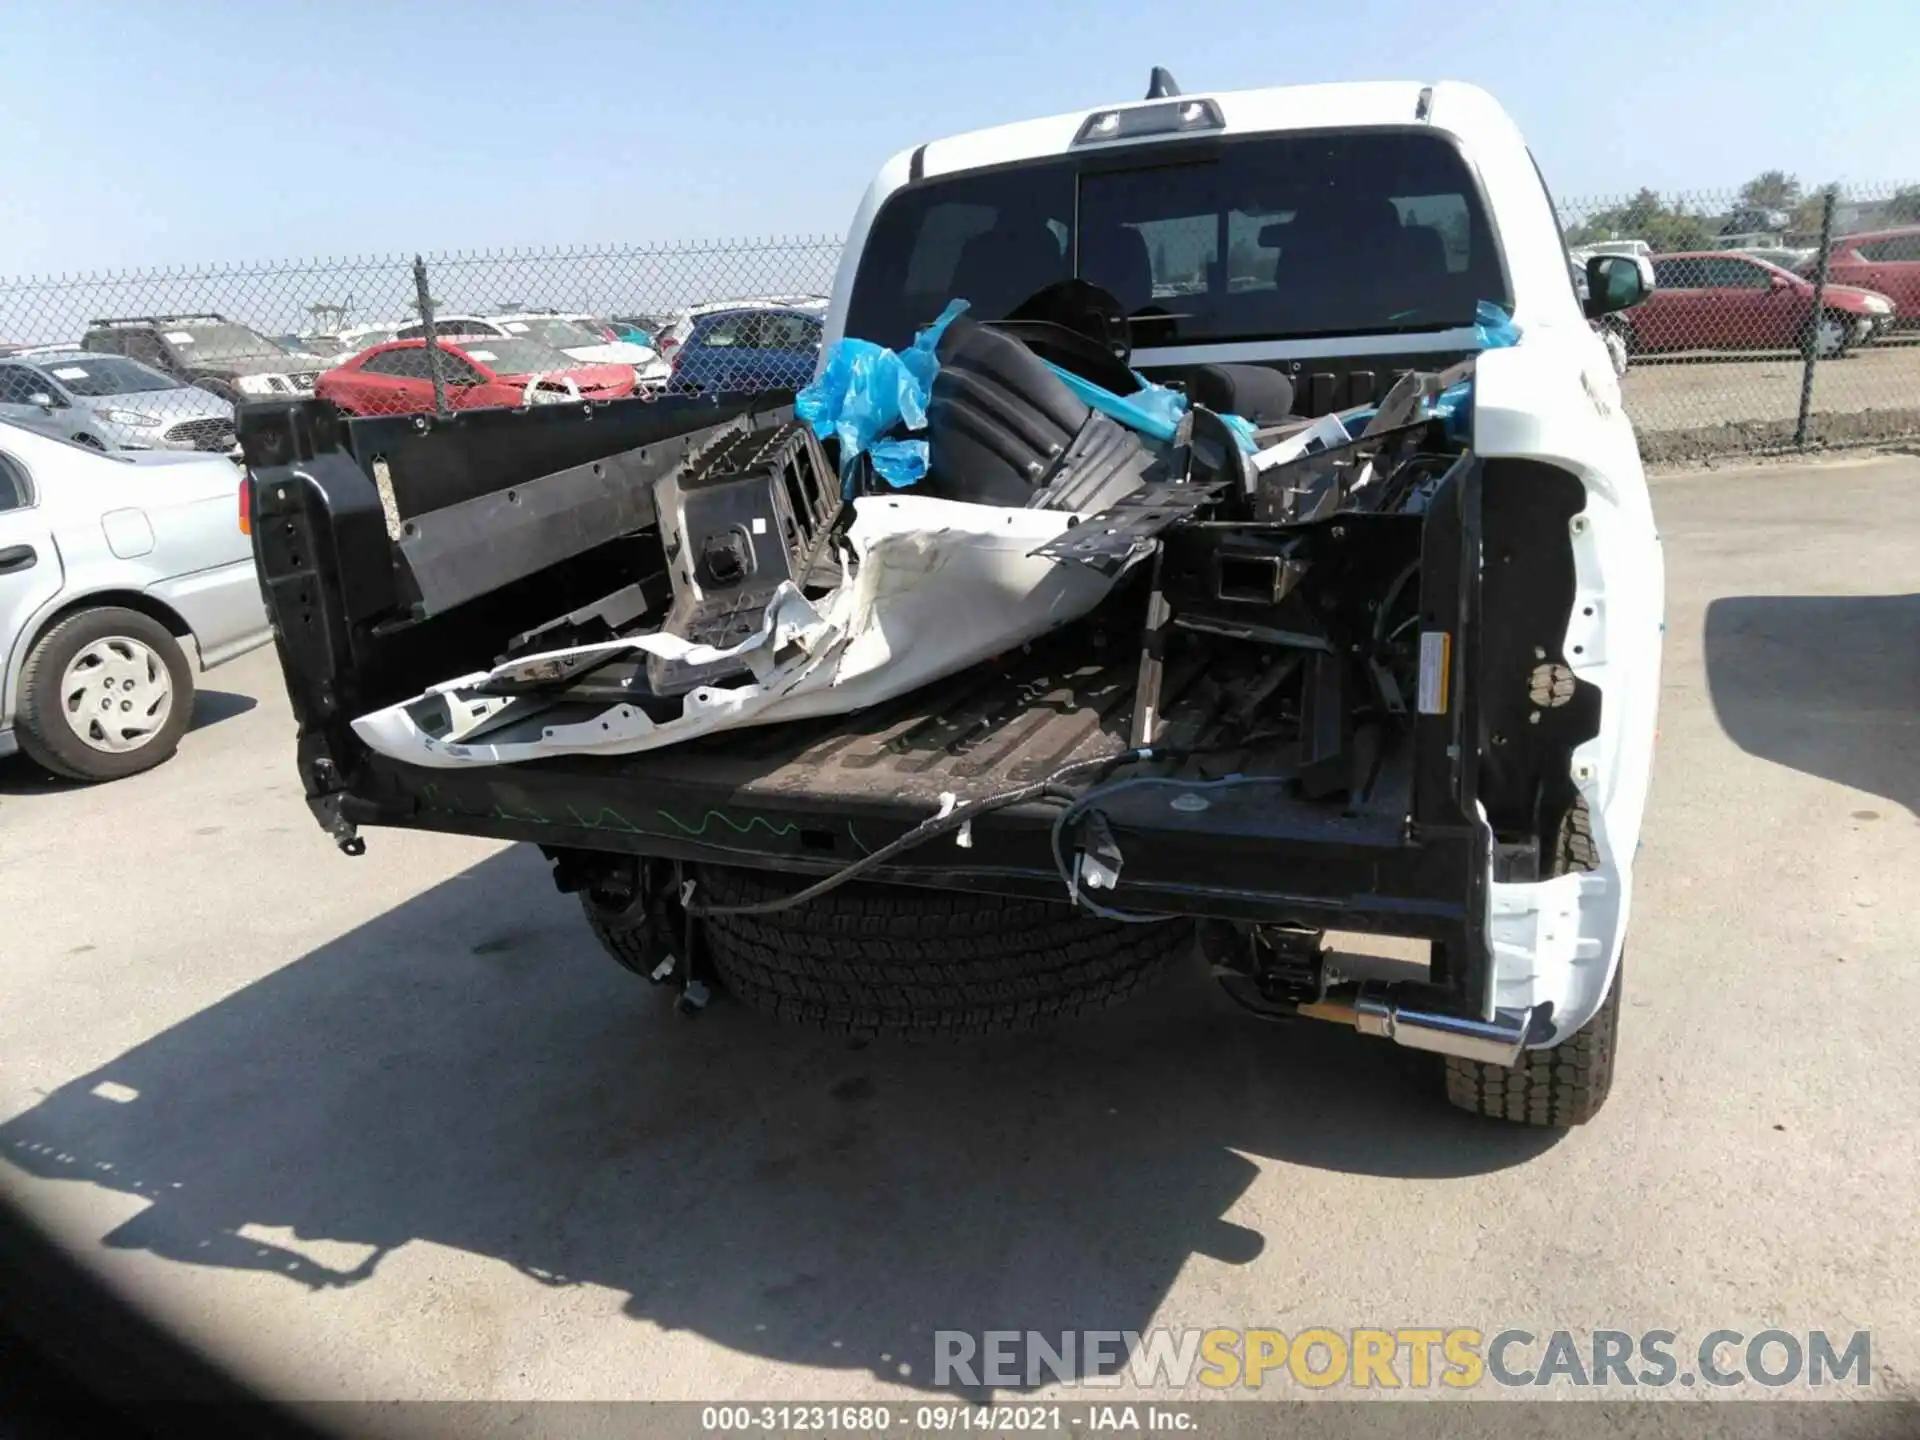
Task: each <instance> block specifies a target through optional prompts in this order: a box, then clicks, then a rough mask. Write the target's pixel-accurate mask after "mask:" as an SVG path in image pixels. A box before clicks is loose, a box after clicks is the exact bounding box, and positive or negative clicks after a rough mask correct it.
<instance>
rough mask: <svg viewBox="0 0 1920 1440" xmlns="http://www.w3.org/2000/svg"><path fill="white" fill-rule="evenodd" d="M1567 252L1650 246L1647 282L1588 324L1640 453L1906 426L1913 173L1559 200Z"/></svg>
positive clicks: (1855, 435) (1919, 201) (1917, 340)
mask: <svg viewBox="0 0 1920 1440" xmlns="http://www.w3.org/2000/svg"><path fill="white" fill-rule="evenodd" d="M1560 220H1561V226H1562V228H1563V229H1564V231H1565V233H1566V238H1567V244H1568V247H1569V253H1570V254H1571V255H1572V256H1573V257H1574V258H1575V259H1576V260H1579V259H1583V258H1584V257H1585V256H1588V255H1592V254H1597V253H1603V252H1606V251H1614V252H1629V253H1639V254H1644V255H1647V256H1648V257H1650V259H1651V261H1652V265H1653V272H1654V280H1655V283H1656V285H1657V287H1658V288H1657V289H1656V290H1655V292H1654V294H1653V295H1652V296H1651V297H1650V298H1649V299H1647V300H1646V301H1644V302H1643V303H1641V304H1640V305H1637V306H1635V307H1634V308H1633V309H1631V310H1628V311H1624V312H1622V313H1620V314H1618V315H1613V316H1608V317H1606V318H1605V319H1603V320H1602V321H1601V322H1600V324H1601V326H1602V327H1603V328H1604V329H1605V330H1606V331H1607V333H1608V334H1609V336H1610V337H1611V338H1612V341H1613V342H1614V344H1615V346H1616V351H1615V354H1616V364H1624V365H1625V367H1626V371H1625V374H1624V375H1623V376H1622V379H1621V388H1622V390H1623V392H1624V395H1625V399H1626V405H1627V411H1628V413H1629V414H1630V415H1631V416H1632V417H1633V420H1634V425H1635V428H1636V429H1637V430H1638V432H1639V435H1640V443H1641V448H1642V451H1643V452H1644V453H1645V454H1646V456H1647V458H1648V459H1649V460H1650V461H1680V460H1697V459H1704V458H1707V457H1711V456H1715V455H1726V454H1743V453H1749V454H1750V453H1765V452H1769V451H1778V450H1791V449H1796V448H1803V447H1806V446H1814V445H1846V444H1861V443H1870V442H1874V441H1882V440H1895V439H1901V438H1905V437H1908V436H1913V435H1920V185H1836V186H1830V187H1827V188H1825V189H1822V190H1816V191H1805V190H1802V188H1801V187H1800V186H1799V185H1797V184H1796V183H1795V182H1794V181H1793V180H1792V178H1791V177H1789V176H1785V175H1781V174H1779V173H1777V172H1775V173H1772V174H1768V175H1762V176H1760V177H1758V178H1756V179H1755V180H1753V181H1751V182H1750V183H1748V184H1747V185H1745V186H1743V187H1741V188H1740V189H1739V190H1737V191H1694V192H1688V193H1683V194H1677V195H1660V194H1656V193H1655V192H1653V191H1651V190H1642V191H1640V192H1639V193H1638V194H1634V195H1622V196H1613V197H1600V198H1594V199H1584V200H1579V201H1573V202H1566V203H1563V204H1562V205H1561V206H1560Z"/></svg>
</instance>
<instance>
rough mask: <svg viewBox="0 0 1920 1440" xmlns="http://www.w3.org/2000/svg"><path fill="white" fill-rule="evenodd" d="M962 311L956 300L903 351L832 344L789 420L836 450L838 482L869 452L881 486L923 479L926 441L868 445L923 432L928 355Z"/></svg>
mask: <svg viewBox="0 0 1920 1440" xmlns="http://www.w3.org/2000/svg"><path fill="white" fill-rule="evenodd" d="M966 308H967V302H966V301H964V300H954V301H952V302H950V303H949V304H948V306H947V308H946V309H945V310H943V311H941V312H940V318H939V319H937V320H935V321H934V322H933V323H932V324H931V325H929V326H927V327H926V328H925V329H924V330H922V331H921V332H920V333H919V334H918V335H916V336H914V337H913V344H912V345H910V346H908V347H907V348H906V349H905V350H900V351H894V350H889V349H888V348H887V347H886V346H884V345H876V344H874V343H873V341H871V340H859V339H855V338H854V337H852V336H848V337H846V338H845V339H841V340H836V341H835V342H834V345H833V349H832V350H830V351H828V352H827V363H826V366H825V368H824V369H822V370H821V372H820V377H819V379H817V380H815V381H814V382H813V383H812V384H811V385H809V386H807V387H806V389H804V390H802V391H801V392H800V393H799V394H798V395H796V396H795V397H794V402H793V409H794V413H795V414H796V415H798V416H799V417H800V418H801V419H802V420H805V421H806V422H807V423H808V424H809V425H810V426H812V427H813V433H814V434H815V435H816V436H818V437H819V438H820V439H822V440H824V439H826V438H827V437H828V436H829V435H831V436H833V437H834V438H836V439H837V440H838V441H839V442H840V474H841V477H842V478H843V479H845V478H848V477H850V476H851V475H852V472H853V462H854V461H855V460H856V459H857V458H859V456H861V455H863V454H866V453H868V452H870V451H871V452H873V466H874V470H875V472H876V473H877V474H879V475H880V476H881V478H882V479H884V480H885V481H886V482H887V483H888V484H889V485H893V486H896V487H898V486H903V485H911V484H913V483H914V481H916V480H918V479H919V478H920V477H921V476H922V475H924V474H926V473H927V444H926V441H924V440H899V441H888V442H882V443H884V444H885V445H886V449H885V450H884V451H883V450H881V449H880V448H879V446H878V445H877V444H876V442H879V441H880V437H881V436H882V435H884V434H886V433H887V432H888V431H889V430H891V429H893V427H894V426H895V425H902V426H904V427H905V428H906V429H908V430H921V429H925V428H926V423H927V397H928V395H929V394H930V393H931V392H932V390H933V377H934V376H935V375H936V374H937V373H939V370H940V362H939V360H938V359H936V358H935V356H934V353H933V351H934V347H935V346H936V345H938V344H939V343H940V336H941V334H942V333H943V332H944V331H945V330H946V328H947V326H948V325H949V324H951V323H952V321H953V317H954V316H956V315H958V314H960V313H961V312H962V311H964V310H965V309H966Z"/></svg>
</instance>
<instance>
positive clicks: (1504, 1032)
mask: <svg viewBox="0 0 1920 1440" xmlns="http://www.w3.org/2000/svg"><path fill="white" fill-rule="evenodd" d="M1299 1013H1300V1014H1302V1015H1306V1016H1310V1017H1312V1018H1313V1019H1315V1020H1333V1021H1336V1022H1338V1023H1340V1024H1343V1025H1351V1026H1353V1028H1354V1029H1356V1030H1358V1031H1359V1032H1360V1033H1361V1034H1362V1035H1374V1036H1378V1037H1380V1038H1381V1039H1385V1040H1391V1041H1393V1042H1394V1043H1395V1044H1397V1045H1404V1046H1406V1047H1407V1048H1408V1049H1410V1050H1428V1051H1431V1052H1433V1053H1434V1054H1436V1055H1453V1056H1456V1057H1458V1058H1460V1059H1462V1060H1477V1061H1479V1062H1481V1063H1482V1064H1486V1065H1504V1066H1507V1067H1509V1068H1511V1067H1512V1066H1513V1065H1515V1064H1517V1063H1519V1060H1520V1055H1521V1052H1522V1051H1524V1050H1525V1049H1526V1046H1527V1036H1528V1034H1529V1032H1530V1031H1531V1029H1532V1021H1533V1016H1532V1015H1531V1014H1530V1013H1529V1012H1528V1011H1525V1010H1505V1009H1498V1010H1495V1011H1494V1012H1493V1019H1491V1020H1473V1019H1467V1018H1463V1017H1461V1016H1459V1015H1441V1014H1438V1013H1436V1012H1434V1011H1431V1010H1411V1009H1407V1008H1405V1007H1403V1006H1399V1005H1395V1004H1393V1003H1392V1002H1391V1001H1389V1000H1386V999H1384V998H1382V997H1381V996H1378V995H1370V994H1368V993H1366V992H1365V991H1364V990H1363V991H1362V992H1361V993H1360V994H1359V996H1358V997H1356V998H1355V1000H1354V1001H1353V1003H1352V1004H1350V1005H1349V1004H1340V1003H1336V1002H1325V1001H1323V1002H1321V1003H1319V1004H1315V1005H1302V1006H1301V1007H1300V1009H1299Z"/></svg>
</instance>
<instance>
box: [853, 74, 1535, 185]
mask: <svg viewBox="0 0 1920 1440" xmlns="http://www.w3.org/2000/svg"><path fill="white" fill-rule="evenodd" d="M1183 101H1184V102H1199V101H1211V102H1212V103H1213V104H1214V105H1215V106H1217V107H1218V108H1219V112H1220V116H1221V118H1222V120H1223V121H1224V124H1223V125H1221V126H1219V127H1217V128H1210V133H1213V134H1219V135H1234V134H1271V133H1273V132H1274V131H1285V130H1322V129H1352V128H1356V127H1373V126H1398V125H1418V124H1427V125H1433V126H1435V127H1436V128H1439V129H1444V130H1448V131H1451V132H1453V133H1455V134H1459V135H1462V136H1463V137H1467V138H1472V137H1473V136H1474V135H1476V134H1484V133H1485V132H1486V131H1487V130H1489V129H1490V128H1497V129H1500V130H1502V131H1506V132H1509V133H1510V132H1511V131H1512V128H1513V122H1512V121H1511V120H1509V119H1508V117H1507V114H1506V112H1505V111H1504V110H1503V109H1501V107H1500V104H1499V102H1498V101H1496V100H1495V99H1494V98H1493V97H1492V96H1491V95H1489V94H1488V93H1487V92H1486V91H1485V90H1482V89H1481V88H1480V87H1479V86H1478V85H1469V84H1466V83H1464V82H1461V81H1454V80H1443V81H1438V82H1427V81H1421V80H1367V81H1350V82H1343V83H1339V84H1325V85H1279V86H1269V87H1266V88H1263V89H1259V90H1218V91H1195V92H1192V93H1189V94H1182V95H1180V96H1178V97H1174V99H1173V100H1172V101H1169V100H1166V99H1154V100H1128V101H1121V102H1116V103H1114V104H1111V105H1100V106H1096V107H1094V108H1093V109H1091V110H1073V111H1068V112H1066V113H1064V114H1060V115H1049V116H1046V117H1044V118H1042V119H1039V120H1018V121H1014V122H1013V123H1011V124H1007V125H993V126H989V127H988V128H987V129H984V130H970V131H967V132H966V133H965V134H961V135H951V136H948V137H946V138H944V139H940V140H933V141H929V142H928V143H927V144H925V145H922V146H920V147H918V149H917V150H904V151H902V152H901V153H900V156H899V157H897V158H899V159H904V160H906V161H907V163H908V164H909V166H910V167H911V168H912V169H913V170H914V171H915V173H916V177H917V176H920V175H946V174H952V173H954V172H955V171H960V170H972V169H978V168H980V167H982V166H987V165H1002V164H1006V163H1008V162H1010V161H1017V160H1031V159H1036V158H1038V157H1041V156H1045V155H1059V154H1063V153H1065V152H1066V151H1068V150H1071V149H1074V148H1076V147H1075V145H1074V137H1075V136H1077V135H1078V134H1079V133H1080V129H1081V127H1082V126H1083V125H1084V124H1086V122H1087V120H1088V118H1089V117H1090V116H1093V115H1098V114H1103V113H1105V112H1107V111H1121V112H1125V111H1130V110H1142V109H1148V108H1151V107H1154V106H1161V105H1167V104H1169V103H1178V102H1183ZM1185 138H1189V136H1188V135H1186V134H1181V133H1179V132H1172V133H1167V134H1160V135H1152V136H1142V137H1139V138H1133V139H1124V140H1113V141H1099V142H1093V143H1092V144H1089V145H1086V146H1084V147H1083V148H1088V149H1093V148H1099V149H1103V150H1104V149H1120V148H1122V147H1126V146H1134V145H1152V144H1156V143H1160V142H1163V141H1166V140H1178V139H1185ZM888 168H889V169H891V168H892V166H889V167H888Z"/></svg>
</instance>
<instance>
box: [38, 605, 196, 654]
mask: <svg viewBox="0 0 1920 1440" xmlns="http://www.w3.org/2000/svg"><path fill="white" fill-rule="evenodd" d="M109 605H112V606H117V607H118V608H120V609H122V610H138V611H139V612H140V613H141V614H142V615H146V616H150V617H151V618H153V619H155V620H158V621H159V622H160V623H161V624H162V625H164V626H166V627H167V633H168V634H169V635H171V636H173V638H174V639H176V640H189V641H191V640H193V627H192V626H191V625H189V624H187V622H186V621H185V620H183V619H181V618H180V612H179V611H177V610H175V609H173V608H172V607H171V606H169V605H166V604H164V603H162V602H161V601H159V600H156V599H154V598H153V596H151V595H147V594H144V593H142V592H141V591H139V590H96V591H94V592H93V593H91V594H88V595H82V596H81V597H80V598H79V599H77V600H70V601H68V602H67V603H66V604H65V605H62V606H61V607H60V608H59V609H58V610H56V611H54V612H53V613H52V614H51V615H49V616H47V618H46V619H45V620H43V621H41V622H40V624H39V625H37V626H36V627H34V631H33V634H32V636H31V637H30V638H29V639H28V640H27V643H26V644H25V645H24V646H22V647H21V650H20V654H21V657H22V659H23V660H24V659H25V657H26V656H28V655H30V654H32V653H33V647H34V646H36V645H38V644H39V643H40V641H41V640H42V639H43V638H44V637H45V636H46V634H47V632H48V631H50V630H52V629H53V627H54V626H56V625H58V624H59V623H60V622H61V621H62V620H65V619H66V618H67V617H68V616H70V615H78V614H79V613H80V612H81V611H82V610H99V609H103V608H105V607H106V606H109ZM194 643H195V645H196V648H197V645H198V642H197V641H196V642H194Z"/></svg>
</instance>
